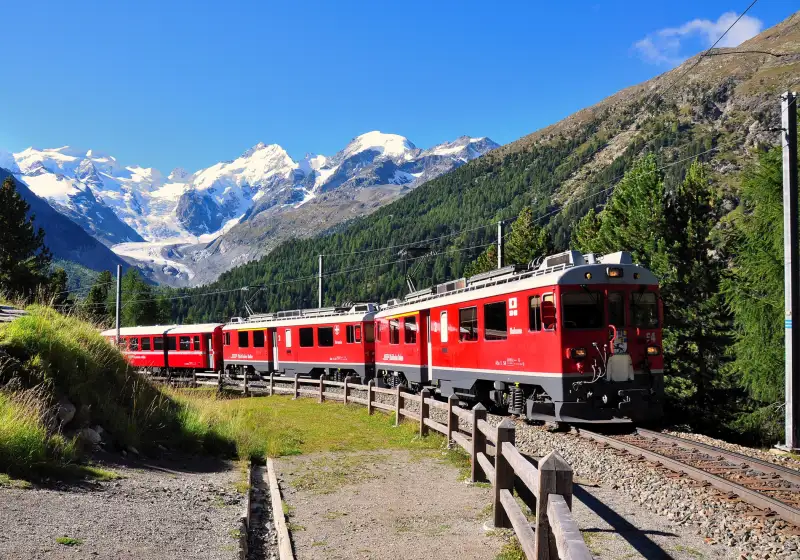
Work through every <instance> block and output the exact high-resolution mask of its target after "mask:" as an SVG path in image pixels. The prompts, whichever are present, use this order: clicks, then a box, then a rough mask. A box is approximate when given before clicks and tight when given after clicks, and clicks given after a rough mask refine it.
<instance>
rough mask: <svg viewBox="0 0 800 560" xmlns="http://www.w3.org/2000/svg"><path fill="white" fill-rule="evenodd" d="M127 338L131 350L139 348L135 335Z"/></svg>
mask: <svg viewBox="0 0 800 560" xmlns="http://www.w3.org/2000/svg"><path fill="white" fill-rule="evenodd" d="M129 340H130V346H129V348H130V349H131V350H133V351H136V350H138V349H139V339H138V338H136V337H135V336H132V337H131V338H130V339H129Z"/></svg>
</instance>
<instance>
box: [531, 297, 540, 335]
mask: <svg viewBox="0 0 800 560" xmlns="http://www.w3.org/2000/svg"><path fill="white" fill-rule="evenodd" d="M528 330H531V331H540V330H542V299H541V298H540V297H539V296H531V297H529V298H528Z"/></svg>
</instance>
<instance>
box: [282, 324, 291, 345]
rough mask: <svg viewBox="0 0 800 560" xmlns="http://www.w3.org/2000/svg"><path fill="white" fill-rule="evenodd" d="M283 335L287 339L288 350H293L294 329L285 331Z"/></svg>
mask: <svg viewBox="0 0 800 560" xmlns="http://www.w3.org/2000/svg"><path fill="white" fill-rule="evenodd" d="M283 334H284V336H285V337H286V348H291V347H292V329H286V330H284V331H283Z"/></svg>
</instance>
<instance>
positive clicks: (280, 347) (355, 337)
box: [224, 303, 378, 380]
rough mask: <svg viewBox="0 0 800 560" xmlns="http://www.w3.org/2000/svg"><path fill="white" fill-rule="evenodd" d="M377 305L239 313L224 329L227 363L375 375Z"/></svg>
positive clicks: (232, 367) (231, 367)
mask: <svg viewBox="0 0 800 560" xmlns="http://www.w3.org/2000/svg"><path fill="white" fill-rule="evenodd" d="M377 311H378V306H377V304H374V303H359V304H355V305H352V306H347V307H327V308H320V309H298V310H293V311H281V312H278V313H272V314H266V315H253V316H252V317H250V318H248V319H242V318H236V319H234V320H233V321H232V322H231V323H229V324H228V325H226V327H225V329H224V333H225V337H224V340H225V346H224V356H225V365H226V369H227V370H228V371H229V372H232V373H233V372H237V371H238V372H241V371H242V370H245V371H250V372H252V371H259V372H264V371H276V372H279V373H282V374H285V375H294V374H295V373H299V374H302V375H311V376H312V377H318V376H320V375H321V374H323V373H325V374H327V375H329V376H330V378H331V379H336V380H339V379H344V377H346V376H348V375H350V376H358V377H360V378H361V379H362V380H363V379H370V378H372V376H373V375H374V362H375V337H374V316H375V313H377ZM256 333H264V334H263V335H262V334H256ZM256 337H257V341H258V346H256V344H255V342H256ZM261 344H263V345H264V346H261Z"/></svg>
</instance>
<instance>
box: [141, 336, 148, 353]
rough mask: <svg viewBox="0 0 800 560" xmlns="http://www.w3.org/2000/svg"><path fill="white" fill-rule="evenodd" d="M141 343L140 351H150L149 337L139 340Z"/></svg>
mask: <svg viewBox="0 0 800 560" xmlns="http://www.w3.org/2000/svg"><path fill="white" fill-rule="evenodd" d="M141 343H142V350H150V337H149V336H145V337H143V338H142V340H141Z"/></svg>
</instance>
